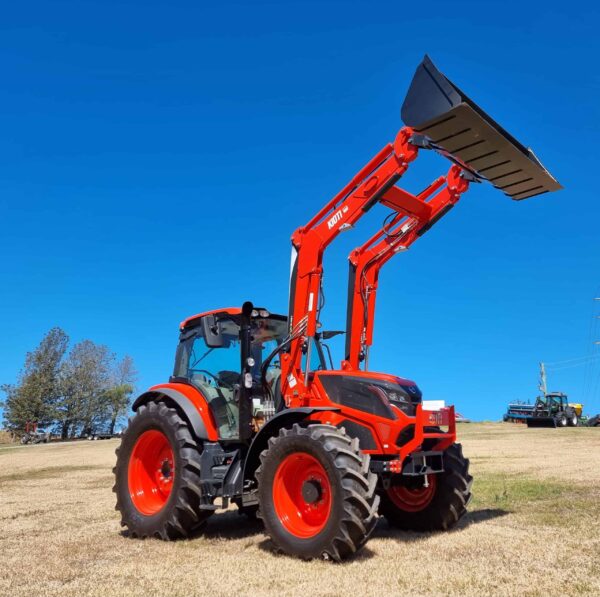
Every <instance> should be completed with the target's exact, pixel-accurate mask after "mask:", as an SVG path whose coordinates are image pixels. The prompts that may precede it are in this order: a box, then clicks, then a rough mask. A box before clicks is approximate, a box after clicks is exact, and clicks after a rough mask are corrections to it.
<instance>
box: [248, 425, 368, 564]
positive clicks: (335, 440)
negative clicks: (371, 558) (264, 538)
mask: <svg viewBox="0 0 600 597" xmlns="http://www.w3.org/2000/svg"><path fill="white" fill-rule="evenodd" d="M260 460H261V464H260V467H259V469H258V470H257V472H256V478H257V479H258V492H259V502H260V516H261V518H262V519H263V522H264V525H265V528H266V531H267V533H268V534H269V535H270V537H271V539H272V540H273V542H274V543H275V545H276V546H277V547H278V548H279V549H281V550H282V551H284V552H286V553H288V554H290V555H295V556H299V557H301V558H304V559H312V558H320V557H322V558H325V559H333V560H336V561H340V560H343V559H345V558H348V557H349V556H351V555H352V554H354V553H355V552H356V551H358V550H359V549H360V548H361V547H362V546H363V545H364V544H365V543H366V541H367V539H368V538H369V535H370V534H371V532H372V531H373V528H374V527H375V524H376V522H377V506H378V503H379V498H378V496H377V495H376V493H375V488H376V484H377V477H376V476H375V475H374V474H373V473H371V472H369V457H368V456H367V455H366V454H363V453H362V452H361V451H360V450H359V447H358V440H352V439H350V438H349V437H348V436H347V435H346V433H345V431H344V430H343V429H338V428H336V427H333V426H331V425H309V426H308V427H300V426H299V425H294V427H293V428H292V429H282V430H281V431H280V432H279V435H278V436H277V437H274V438H271V439H270V440H269V445H268V448H267V450H265V451H263V453H262V454H261V457H260Z"/></svg>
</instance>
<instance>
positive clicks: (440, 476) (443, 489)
mask: <svg viewBox="0 0 600 597" xmlns="http://www.w3.org/2000/svg"><path fill="white" fill-rule="evenodd" d="M428 481H429V486H428V487H425V486H424V483H423V479H422V478H418V479H414V480H410V478H409V479H407V478H406V477H402V476H401V475H396V476H395V477H394V478H392V483H391V485H390V487H389V488H388V489H384V490H382V491H381V506H380V507H379V513H380V514H382V515H383V516H385V518H386V519H387V521H388V523H389V524H390V525H391V526H394V527H397V528H400V529H403V530H411V531H446V530H448V529H450V528H452V527H453V526H454V525H455V524H456V523H457V522H458V521H459V520H460V519H461V518H462V517H463V516H464V514H465V513H466V511H467V505H468V503H469V501H470V500H471V486H472V485H473V477H472V476H471V475H470V474H469V460H468V459H467V458H465V457H464V456H463V453H462V446H461V445H460V444H452V446H450V447H449V448H448V449H447V450H446V451H445V452H444V472H443V473H437V474H435V475H429V477H428Z"/></svg>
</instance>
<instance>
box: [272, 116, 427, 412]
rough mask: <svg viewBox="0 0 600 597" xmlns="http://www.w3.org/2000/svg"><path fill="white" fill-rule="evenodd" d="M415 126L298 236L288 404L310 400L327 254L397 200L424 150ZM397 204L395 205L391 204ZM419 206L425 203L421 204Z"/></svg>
mask: <svg viewBox="0 0 600 597" xmlns="http://www.w3.org/2000/svg"><path fill="white" fill-rule="evenodd" d="M413 140H414V138H413V131H412V129H411V128H409V127H403V128H402V129H400V131H399V132H398V135H397V136H396V139H395V141H394V142H393V143H390V144H388V145H386V146H385V147H384V148H383V149H382V150H381V151H380V152H379V153H378V154H377V155H376V156H375V157H374V158H373V159H372V160H371V161H369V162H368V163H367V164H366V165H365V166H364V167H363V168H362V169H361V170H360V171H359V172H358V174H356V176H355V177H354V178H353V179H352V180H351V181H350V182H349V183H348V184H347V185H346V186H345V187H344V188H343V189H342V190H341V191H340V192H339V193H338V194H337V195H336V196H335V197H333V199H331V200H330V201H329V202H328V203H327V204H326V205H325V206H324V207H323V208H322V209H321V210H320V211H319V212H318V213H317V214H316V215H315V216H314V217H313V218H312V219H311V220H310V221H309V222H308V224H307V225H306V226H303V227H301V228H298V229H297V230H296V231H295V232H294V234H293V235H292V272H291V277H290V305H289V339H288V342H287V345H286V352H283V354H282V355H281V380H282V381H281V391H282V394H283V395H284V397H285V401H286V404H287V406H293V407H300V406H303V405H304V402H305V400H307V399H308V397H309V396H308V386H309V368H308V366H307V367H305V369H304V370H303V367H302V360H303V356H304V353H305V352H306V351H308V354H307V356H306V362H307V363H310V350H311V344H312V339H313V338H314V336H315V333H316V331H317V316H318V311H319V301H320V294H321V293H320V290H321V282H322V277H323V254H324V251H325V249H326V248H327V247H328V245H329V244H330V243H331V242H332V241H333V240H334V239H335V238H336V237H337V236H338V235H339V234H340V233H341V232H343V231H344V230H347V229H348V228H351V227H352V226H354V225H355V224H356V222H358V220H360V218H361V217H362V216H364V215H365V214H366V213H367V212H368V211H369V209H371V207H373V205H375V204H376V203H377V202H379V201H382V200H383V197H384V196H386V202H388V203H389V202H390V201H393V198H392V192H391V189H395V188H396V187H394V184H395V183H396V182H397V181H398V179H399V178H400V177H401V176H402V175H403V174H404V173H405V172H406V170H407V169H408V165H409V163H410V162H412V161H413V160H414V159H415V158H416V157H417V154H418V151H419V147H418V144H416V143H413ZM390 206H391V205H390ZM417 207H419V206H417Z"/></svg>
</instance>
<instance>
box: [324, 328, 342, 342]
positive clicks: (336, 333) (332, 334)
mask: <svg viewBox="0 0 600 597" xmlns="http://www.w3.org/2000/svg"><path fill="white" fill-rule="evenodd" d="M345 333H346V332H344V331H343V330H327V331H323V332H321V338H323V340H329V339H330V338H334V337H335V336H339V335H340V334H345Z"/></svg>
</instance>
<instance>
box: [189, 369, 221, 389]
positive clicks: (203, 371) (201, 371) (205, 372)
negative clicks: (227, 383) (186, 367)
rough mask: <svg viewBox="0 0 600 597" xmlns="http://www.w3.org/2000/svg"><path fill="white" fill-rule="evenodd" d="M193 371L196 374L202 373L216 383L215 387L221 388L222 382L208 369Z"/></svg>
mask: <svg viewBox="0 0 600 597" xmlns="http://www.w3.org/2000/svg"><path fill="white" fill-rule="evenodd" d="M192 371H193V372H194V373H202V374H203V375H205V376H207V377H210V378H212V380H213V381H214V382H215V386H217V387H218V386H219V383H220V380H219V378H218V377H217V376H216V375H215V374H214V373H211V372H210V371H208V370H206V369H192Z"/></svg>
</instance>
